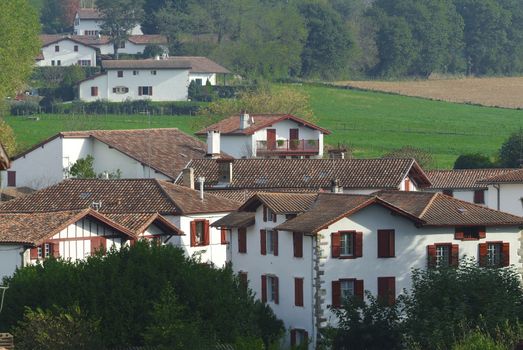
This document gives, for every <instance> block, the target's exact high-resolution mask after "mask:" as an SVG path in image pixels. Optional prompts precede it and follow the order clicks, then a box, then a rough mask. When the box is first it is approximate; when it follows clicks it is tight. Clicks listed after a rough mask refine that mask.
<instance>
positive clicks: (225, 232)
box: [220, 227, 227, 244]
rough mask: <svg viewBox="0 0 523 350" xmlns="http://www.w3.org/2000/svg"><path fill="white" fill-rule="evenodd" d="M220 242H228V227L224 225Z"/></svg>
mask: <svg viewBox="0 0 523 350" xmlns="http://www.w3.org/2000/svg"><path fill="white" fill-rule="evenodd" d="M220 242H221V244H227V229H225V228H224V227H222V228H221V229H220Z"/></svg>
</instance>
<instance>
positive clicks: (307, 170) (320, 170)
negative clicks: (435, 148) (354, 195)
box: [178, 158, 430, 192]
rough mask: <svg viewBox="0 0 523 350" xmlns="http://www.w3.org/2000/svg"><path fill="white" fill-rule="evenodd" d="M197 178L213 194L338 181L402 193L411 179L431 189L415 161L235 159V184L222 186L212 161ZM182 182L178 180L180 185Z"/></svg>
mask: <svg viewBox="0 0 523 350" xmlns="http://www.w3.org/2000/svg"><path fill="white" fill-rule="evenodd" d="M188 167H192V168H194V176H195V178H197V177H200V176H203V177H205V185H206V188H208V189H210V190H220V189H221V190H228V191H230V190H235V189H238V190H250V191H271V192H274V191H278V189H313V190H316V191H319V190H320V189H330V187H331V181H332V180H333V179H338V180H339V183H340V185H341V186H342V187H343V188H345V189H376V190H378V189H399V186H400V185H401V182H402V181H403V179H405V177H406V176H407V175H409V176H411V177H413V178H414V179H415V180H416V183H417V184H418V186H419V187H426V186H429V185H430V182H429V180H428V179H427V177H426V176H425V173H424V172H423V170H422V169H421V168H420V167H419V165H418V164H417V163H416V162H415V161H414V160H413V159H400V158H398V159H393V158H387V159H235V160H233V161H232V169H233V170H232V174H233V175H232V182H231V183H222V182H221V176H220V169H219V164H218V162H217V161H216V160H212V159H195V160H192V161H191V162H190V164H189V165H188ZM181 182H182V180H181V179H178V183H181Z"/></svg>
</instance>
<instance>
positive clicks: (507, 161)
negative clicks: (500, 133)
mask: <svg viewBox="0 0 523 350" xmlns="http://www.w3.org/2000/svg"><path fill="white" fill-rule="evenodd" d="M499 162H500V165H501V166H502V167H507V168H519V167H520V166H521V163H522V162H523V130H522V129H519V131H517V132H515V133H513V134H512V135H510V137H509V138H508V139H507V140H506V141H505V142H503V145H501V148H500V149H499Z"/></svg>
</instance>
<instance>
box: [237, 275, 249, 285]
mask: <svg viewBox="0 0 523 350" xmlns="http://www.w3.org/2000/svg"><path fill="white" fill-rule="evenodd" d="M239 277H240V285H241V286H242V288H245V289H247V286H248V285H249V280H248V276H247V272H244V271H241V272H240V273H239Z"/></svg>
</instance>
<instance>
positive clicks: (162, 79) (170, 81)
mask: <svg viewBox="0 0 523 350" xmlns="http://www.w3.org/2000/svg"><path fill="white" fill-rule="evenodd" d="M118 71H123V77H121V78H119V77H118V73H117V72H118ZM133 71H137V72H138V74H137V75H134V74H133ZM153 71H155V72H156V75H154V74H153V73H152V72H153ZM92 86H98V96H91V87H92ZM140 86H152V90H153V94H152V96H148V95H142V96H140V95H139V94H138V87H140ZM115 87H127V88H128V89H129V91H128V92H127V93H121V94H120V93H114V92H113V88H115ZM188 87H189V70H188V69H156V70H155V69H134V70H133V69H125V70H124V69H114V70H113V69H111V70H108V71H107V72H106V74H105V75H102V76H99V77H96V78H94V79H90V80H86V81H84V82H82V83H80V86H79V90H80V99H81V100H83V101H96V100H100V99H107V100H109V101H113V102H121V101H125V100H143V99H150V100H152V101H185V100H187V98H188Z"/></svg>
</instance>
